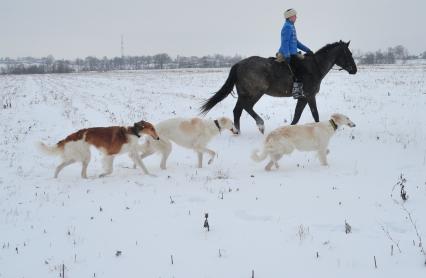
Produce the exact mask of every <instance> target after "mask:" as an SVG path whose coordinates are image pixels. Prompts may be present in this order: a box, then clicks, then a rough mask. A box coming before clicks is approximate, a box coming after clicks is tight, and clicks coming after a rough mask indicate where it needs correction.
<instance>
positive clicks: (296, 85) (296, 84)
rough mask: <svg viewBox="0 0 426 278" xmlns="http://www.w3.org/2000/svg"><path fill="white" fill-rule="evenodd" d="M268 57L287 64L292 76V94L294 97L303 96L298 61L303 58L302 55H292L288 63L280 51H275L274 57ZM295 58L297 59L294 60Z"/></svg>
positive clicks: (301, 75)
mask: <svg viewBox="0 0 426 278" xmlns="http://www.w3.org/2000/svg"><path fill="white" fill-rule="evenodd" d="M268 59H271V60H273V61H275V62H277V63H281V64H285V65H287V66H288V68H289V69H290V72H291V74H292V76H293V87H292V90H291V93H292V96H293V98H294V99H299V98H304V97H305V94H304V92H303V73H302V72H303V69H301V68H302V66H301V63H300V61H301V60H303V59H304V56H303V55H301V54H299V55H292V58H291V62H290V63H288V62H287V61H286V60H285V59H283V57H282V55H281V53H277V55H276V57H269V58H268ZM296 60H299V61H297V62H296Z"/></svg>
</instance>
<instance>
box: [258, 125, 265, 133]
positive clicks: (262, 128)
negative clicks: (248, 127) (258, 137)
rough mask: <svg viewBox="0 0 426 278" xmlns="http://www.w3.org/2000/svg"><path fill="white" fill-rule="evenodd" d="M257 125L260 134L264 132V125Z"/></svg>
mask: <svg viewBox="0 0 426 278" xmlns="http://www.w3.org/2000/svg"><path fill="white" fill-rule="evenodd" d="M257 127H258V128H259V131H260V132H261V133H262V134H265V126H264V125H258V126H257Z"/></svg>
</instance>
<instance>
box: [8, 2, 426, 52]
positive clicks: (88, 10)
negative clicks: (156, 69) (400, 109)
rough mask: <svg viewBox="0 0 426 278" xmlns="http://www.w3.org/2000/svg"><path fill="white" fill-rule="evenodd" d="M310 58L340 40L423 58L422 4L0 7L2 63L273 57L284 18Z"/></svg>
mask: <svg viewBox="0 0 426 278" xmlns="http://www.w3.org/2000/svg"><path fill="white" fill-rule="evenodd" d="M287 8H295V9H296V10H297V11H298V20H297V22H296V29H297V34H298V38H299V40H300V41H302V42H303V43H304V44H306V45H307V46H308V47H310V48H311V49H312V50H317V49H319V48H320V47H322V46H323V45H325V44H327V43H330V42H334V41H338V40H340V39H342V40H345V41H347V40H351V47H352V49H360V50H363V51H372V50H377V49H386V48H387V47H389V46H395V45H398V44H402V45H404V46H405V47H407V48H408V50H409V52H410V53H416V54H417V53H420V52H423V51H426V31H425V27H426V16H425V12H426V1H425V0H404V1H401V0H398V1H395V0H388V1H386V0H352V1H346V0H321V1H315V0H310V1H307V0H297V1H277V0H262V1H260V0H255V1H250V0H208V1H206V0H167V1H166V0H150V1H148V0H120V1H113V0H0V57H12V58H15V57H22V56H34V57H42V56H47V55H49V54H52V55H53V56H54V57H55V58H76V57H86V56H89V55H93V56H97V57H103V56H108V57H113V56H120V51H121V46H120V40H121V39H120V37H121V35H123V36H124V52H125V55H152V54H157V53H162V52H165V53H168V54H170V55H171V56H172V57H174V56H176V55H185V56H188V55H196V56H202V55H209V54H216V53H218V54H225V55H234V54H241V55H243V56H251V55H261V56H271V55H274V54H275V52H276V51H277V49H278V48H279V45H280V31H281V28H282V25H283V22H284V19H283V11H284V10H285V9H287Z"/></svg>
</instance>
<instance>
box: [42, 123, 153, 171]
mask: <svg viewBox="0 0 426 278" xmlns="http://www.w3.org/2000/svg"><path fill="white" fill-rule="evenodd" d="M144 134H146V135H150V136H151V138H153V140H159V139H160V138H158V135H157V132H156V131H155V128H154V126H153V125H152V124H150V123H149V122H146V121H140V122H137V123H134V125H133V126H127V127H126V126H109V127H91V128H85V129H80V130H79V131H77V132H74V133H72V134H70V135H68V136H67V137H66V138H65V139H63V140H61V141H59V142H58V143H57V144H55V145H52V146H48V145H46V144H44V143H42V142H39V144H38V146H39V148H40V150H41V151H43V152H44V153H46V154H48V155H59V156H61V157H62V163H61V164H59V165H58V167H56V170H55V176H54V177H55V178H57V177H58V174H59V172H60V171H62V169H63V168H64V167H66V166H68V165H71V164H73V163H76V162H81V163H82V169H81V177H82V178H84V179H87V166H88V165H89V162H90V157H91V155H90V146H94V147H96V148H97V149H98V150H100V151H101V152H102V153H103V162H104V170H105V172H104V173H103V174H101V175H100V177H104V176H106V175H109V174H111V173H112V170H113V161H114V157H115V156H116V155H118V154H122V153H129V156H130V158H131V159H132V160H133V162H134V163H135V164H137V165H138V166H139V167H141V168H142V170H143V172H144V173H145V174H149V172H148V170H147V169H146V167H145V165H144V164H143V162H142V161H141V160H140V159H139V154H138V146H139V145H138V139H139V137H141V136H142V135H144Z"/></svg>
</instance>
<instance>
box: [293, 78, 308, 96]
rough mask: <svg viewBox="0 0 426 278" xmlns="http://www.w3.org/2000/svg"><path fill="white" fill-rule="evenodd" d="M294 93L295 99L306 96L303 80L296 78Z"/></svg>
mask: <svg viewBox="0 0 426 278" xmlns="http://www.w3.org/2000/svg"><path fill="white" fill-rule="evenodd" d="M291 92H292V95H293V98H294V99H299V98H303V97H305V94H304V93H303V82H301V81H298V80H295V81H294V83H293V89H292V91H291Z"/></svg>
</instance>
